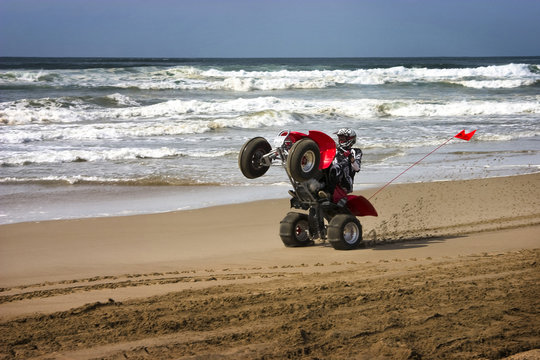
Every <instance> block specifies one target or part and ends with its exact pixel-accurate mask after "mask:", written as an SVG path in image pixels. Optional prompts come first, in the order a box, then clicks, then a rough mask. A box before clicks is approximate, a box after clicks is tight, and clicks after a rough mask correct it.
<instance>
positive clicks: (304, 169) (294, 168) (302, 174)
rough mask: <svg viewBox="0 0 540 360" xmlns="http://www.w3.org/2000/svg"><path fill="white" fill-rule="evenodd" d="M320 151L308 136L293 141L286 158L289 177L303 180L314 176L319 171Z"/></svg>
mask: <svg viewBox="0 0 540 360" xmlns="http://www.w3.org/2000/svg"><path fill="white" fill-rule="evenodd" d="M320 162H321V153H320V150H319V146H318V145H317V143H316V142H315V141H313V140H311V139H309V138H304V139H300V140H298V141H297V142H295V143H294V145H293V146H292V148H291V150H290V151H289V156H288V158H287V171H288V172H289V174H290V175H291V177H292V178H293V179H294V180H296V181H299V182H303V181H306V180H309V179H312V178H314V177H315V175H316V174H318V172H319V164H320Z"/></svg>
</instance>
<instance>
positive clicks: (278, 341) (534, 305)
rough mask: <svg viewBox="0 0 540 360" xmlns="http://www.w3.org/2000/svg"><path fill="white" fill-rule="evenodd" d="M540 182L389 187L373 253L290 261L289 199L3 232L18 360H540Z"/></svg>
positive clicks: (0, 352) (372, 232) (295, 254)
mask: <svg viewBox="0 0 540 360" xmlns="http://www.w3.org/2000/svg"><path fill="white" fill-rule="evenodd" d="M539 185H540V174H533V175H524V176H514V177H505V178H494V179H484V180H472V181H453V182H439V183H423V184H411V185H397V186H392V187H389V188H388V189H385V190H384V191H383V192H381V193H380V194H379V195H377V197H376V198H374V199H373V200H372V202H373V204H374V205H375V208H376V209H377V210H378V212H379V214H380V216H379V217H378V218H369V217H368V218H361V222H362V225H363V227H364V238H365V240H366V247H365V248H363V249H359V250H355V251H336V250H334V249H333V248H331V247H330V246H328V245H327V244H323V243H320V244H316V245H315V246H312V247H308V248H294V249H291V248H285V247H284V246H283V245H282V243H281V240H280V239H279V235H278V230H279V221H280V220H281V219H282V218H283V217H284V216H285V214H286V213H287V212H288V211H290V209H289V204H288V200H287V199H281V200H268V201H259V202H254V203H246V204H238V205H227V206H219V207H213V208H207V209H199V210H191V211H181V212H174V213H165V214H156V215H142V216H130V217H111V218H95V219H82V220H66V221H48V222H39V223H21V224H13V225H3V226H0V270H1V271H0V287H1V292H0V326H1V335H0V338H1V341H0V346H1V347H0V358H20V359H28V358H42V359H54V358H56V359H92V358H106V359H123V358H138V359H142V358H145V359H146V358H148V359H168V358H175V359H224V358H227V359H239V358H246V359H252V358H264V359H282V358H306V359H345V358H357V359H373V358H380V359H420V358H425V359H436V358H454V359H464V358H476V359H478V358H482V359H498V358H504V357H508V356H518V355H519V356H520V358H521V359H529V358H530V359H533V358H534V359H536V358H539V357H540V354H539V351H538V350H535V349H538V348H540V315H539V311H538V309H539V308H540V306H539V305H540V282H539V280H540V273H539V267H538V266H539V265H538V264H539V261H538V260H539V259H538V257H539V255H540V251H539V249H540V186H539ZM373 192H374V190H373V191H365V192H363V193H362V195H364V196H366V197H369V196H370V195H371V194H372V193H373ZM516 354H517V355H516Z"/></svg>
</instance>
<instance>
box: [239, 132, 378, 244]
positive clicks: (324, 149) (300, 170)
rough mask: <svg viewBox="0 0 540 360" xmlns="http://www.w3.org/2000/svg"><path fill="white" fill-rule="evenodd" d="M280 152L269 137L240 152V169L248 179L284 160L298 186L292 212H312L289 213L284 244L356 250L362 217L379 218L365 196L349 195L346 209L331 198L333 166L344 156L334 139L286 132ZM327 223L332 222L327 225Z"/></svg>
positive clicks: (282, 233)
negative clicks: (328, 188)
mask: <svg viewBox="0 0 540 360" xmlns="http://www.w3.org/2000/svg"><path fill="white" fill-rule="evenodd" d="M274 144H275V146H276V147H275V148H274V149H272V147H271V145H270V143H269V142H268V141H267V140H266V139H265V138H263V137H255V138H253V139H251V140H249V141H247V142H246V143H245V144H244V145H243V146H242V148H241V149H240V154H239V156H238V165H239V167H240V170H241V171H242V174H244V176H245V177H247V178H248V179H255V178H258V177H260V176H262V175H264V174H265V173H266V172H267V171H268V169H269V168H270V166H271V164H272V163H273V162H274V161H276V160H280V161H281V164H282V165H283V167H284V168H285V172H286V173H287V176H288V177H289V180H290V182H291V184H292V186H293V189H294V190H292V191H289V194H290V195H291V200H290V201H291V208H295V209H301V210H307V214H306V213H301V212H289V213H288V214H287V216H285V218H284V219H283V220H281V223H280V236H281V240H282V241H283V243H284V244H285V246H287V247H299V246H308V245H312V244H314V240H316V239H321V240H323V241H326V240H328V241H329V242H330V244H331V245H332V246H333V247H334V249H337V250H350V249H355V248H357V247H359V246H360V244H361V242H362V226H361V225H360V221H358V219H357V218H356V217H357V216H377V211H376V210H375V208H374V207H373V205H371V203H370V202H369V201H368V200H367V199H366V198H364V197H363V196H356V195H347V202H346V203H345V205H344V206H340V205H338V204H335V203H333V202H332V201H331V199H329V197H328V196H326V197H325V196H320V194H321V190H322V194H325V192H324V189H325V186H326V185H325V184H328V183H329V180H328V176H329V172H330V170H329V169H330V168H331V165H332V161H333V160H334V157H336V154H337V152H338V149H337V148H336V143H335V142H334V140H333V139H332V138H331V137H330V136H328V135H326V134H325V133H323V132H320V131H309V133H308V134H304V133H301V132H296V131H288V130H284V131H281V132H280V133H279V134H278V136H277V137H276V139H275V141H274ZM325 221H326V223H325Z"/></svg>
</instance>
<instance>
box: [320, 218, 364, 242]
mask: <svg viewBox="0 0 540 360" xmlns="http://www.w3.org/2000/svg"><path fill="white" fill-rule="evenodd" d="M328 241H329V242H330V244H331V245H332V247H333V248H334V249H336V250H352V249H356V248H358V247H359V246H360V243H361V242H362V225H360V221H358V219H357V218H356V217H355V216H353V215H348V214H339V215H336V216H334V217H333V218H332V219H331V220H330V223H329V224H328Z"/></svg>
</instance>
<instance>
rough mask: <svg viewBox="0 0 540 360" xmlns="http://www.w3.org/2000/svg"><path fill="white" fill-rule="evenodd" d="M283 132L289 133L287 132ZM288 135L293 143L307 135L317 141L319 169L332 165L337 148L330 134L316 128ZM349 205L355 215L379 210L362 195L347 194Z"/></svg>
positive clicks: (363, 214)
mask: <svg viewBox="0 0 540 360" xmlns="http://www.w3.org/2000/svg"><path fill="white" fill-rule="evenodd" d="M282 134H283V135H287V133H282ZM288 135H289V138H290V139H291V140H292V142H293V143H294V142H296V141H298V140H300V139H302V138H305V137H308V138H310V139H312V140H313V141H315V142H316V143H317V145H318V146H319V150H320V153H321V162H320V164H319V169H321V170H322V169H326V168H328V167H329V166H330V165H332V161H334V157H335V156H336V152H337V149H336V143H335V142H334V139H332V138H331V137H330V136H328V135H326V134H325V133H323V132H321V131H316V130H310V131H309V134H307V135H306V134H304V133H301V132H298V131H291V132H288ZM347 207H348V208H349V210H350V211H351V213H352V214H353V215H355V216H378V214H377V211H376V210H375V208H374V207H373V205H372V204H371V203H370V202H369V200H368V199H366V198H365V197H363V196H360V195H347Z"/></svg>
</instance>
